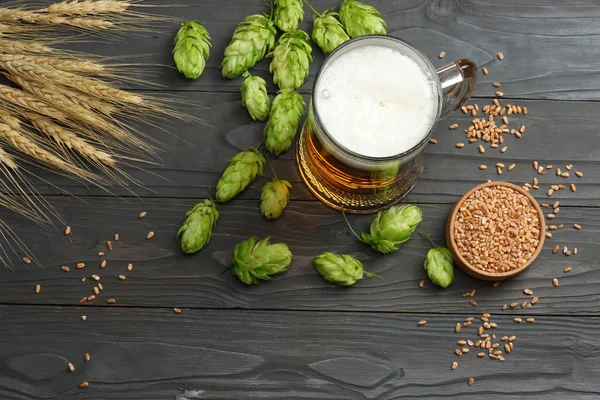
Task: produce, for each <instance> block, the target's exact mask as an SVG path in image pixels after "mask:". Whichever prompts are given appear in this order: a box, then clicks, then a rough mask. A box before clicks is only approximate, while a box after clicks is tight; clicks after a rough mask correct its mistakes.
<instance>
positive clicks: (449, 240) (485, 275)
mask: <svg viewBox="0 0 600 400" xmlns="http://www.w3.org/2000/svg"><path fill="white" fill-rule="evenodd" d="M489 186H505V187H509V188H511V189H513V190H515V191H517V192H519V193H521V194H523V195H524V196H526V197H527V198H528V199H529V201H530V202H531V205H532V206H534V207H535V209H536V211H537V213H538V218H539V220H540V236H539V241H540V242H539V245H538V247H537V249H535V252H534V253H533V255H532V257H531V258H530V259H529V260H528V261H527V262H526V263H525V264H523V265H522V266H520V267H519V268H516V269H514V270H511V271H508V272H498V273H491V272H486V271H482V270H480V269H478V268H475V267H474V266H473V265H471V264H469V262H468V261H467V260H466V259H465V258H464V257H463V256H462V255H461V254H460V253H459V252H458V251H457V247H456V242H455V237H454V225H455V220H456V215H457V214H458V210H459V209H460V207H461V206H462V204H463V203H464V201H465V200H466V199H467V198H468V197H469V196H471V195H472V194H473V193H474V192H476V191H477V190H480V189H483V188H485V187H489ZM545 232H546V221H545V218H544V213H543V212H542V208H541V207H540V206H539V204H538V203H537V201H536V200H535V199H534V198H533V196H532V195H530V194H529V192H527V191H526V190H525V189H523V188H522V187H520V186H517V185H513V184H512V183H508V182H486V183H484V184H481V185H479V186H475V187H474V188H473V189H471V190H469V191H468V192H467V193H465V195H464V196H463V197H461V198H460V200H459V201H458V202H457V203H456V204H455V205H454V208H453V209H452V212H451V213H450V216H449V217H448V221H447V222H446V245H447V246H448V248H449V249H450V251H451V252H452V256H453V258H454V262H455V263H456V265H458V266H459V268H460V269H462V270H463V271H464V272H465V273H466V274H468V275H471V276H472V277H474V278H477V279H482V280H485V281H502V280H505V279H509V278H512V277H513V276H517V275H519V274H520V273H521V272H523V271H524V270H525V269H527V267H529V266H530V265H531V264H532V263H533V262H534V261H535V259H536V258H537V256H538V255H539V254H540V251H541V250H542V247H543V246H544V239H545V237H546V236H545Z"/></svg>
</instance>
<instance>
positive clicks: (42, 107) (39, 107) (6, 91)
mask: <svg viewBox="0 0 600 400" xmlns="http://www.w3.org/2000/svg"><path fill="white" fill-rule="evenodd" d="M0 101H4V102H5V103H10V104H12V105H16V106H19V107H22V108H24V109H26V110H29V111H34V112H36V113H39V114H42V115H46V116H48V117H51V118H54V119H57V120H59V121H61V122H63V121H68V116H67V114H65V113H63V112H62V111H60V110H59V109H57V108H56V107H54V106H52V105H50V104H48V103H47V102H45V101H43V100H40V99H38V98H37V97H35V96H32V95H30V94H28V93H25V92H24V91H22V90H19V89H13V88H11V87H8V86H6V85H0Z"/></svg>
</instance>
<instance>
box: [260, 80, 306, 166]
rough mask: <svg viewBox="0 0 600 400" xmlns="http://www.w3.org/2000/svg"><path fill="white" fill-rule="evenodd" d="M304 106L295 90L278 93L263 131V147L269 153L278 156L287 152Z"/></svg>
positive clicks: (302, 100)
mask: <svg viewBox="0 0 600 400" xmlns="http://www.w3.org/2000/svg"><path fill="white" fill-rule="evenodd" d="M305 105H306V103H305V102H304V99H303V98H302V96H301V95H300V94H299V93H298V92H296V91H295V90H280V91H279V94H277V96H276V97H275V99H273V104H272V105H271V112H270V114H269V120H268V121H267V125H266V126H265V130H264V134H265V147H266V148H267V150H268V151H269V153H271V154H273V155H275V156H278V155H280V154H281V153H284V152H286V151H288V149H289V148H290V146H291V145H292V143H293V142H294V137H295V136H296V131H297V130H298V125H299V124H300V118H302V115H304V106H305Z"/></svg>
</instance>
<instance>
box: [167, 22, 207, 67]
mask: <svg viewBox="0 0 600 400" xmlns="http://www.w3.org/2000/svg"><path fill="white" fill-rule="evenodd" d="M173 45H174V48H173V59H174V60H175V65H176V66H177V70H178V71H179V72H181V73H182V74H183V75H185V77H186V78H188V79H198V78H199V77H200V75H202V72H203V71H204V67H205V66H206V60H208V57H209V56H210V46H211V44H210V36H209V35H208V31H207V30H206V29H205V28H204V27H203V26H202V25H201V24H200V21H189V22H182V23H181V28H180V29H179V32H177V35H176V36H175V40H174V42H173Z"/></svg>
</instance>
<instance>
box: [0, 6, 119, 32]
mask: <svg viewBox="0 0 600 400" xmlns="http://www.w3.org/2000/svg"><path fill="white" fill-rule="evenodd" d="M0 21H3V22H13V23H16V22H25V23H28V24H42V25H66V26H71V27H74V28H80V29H85V30H90V31H99V30H106V29H110V28H112V27H114V26H115V24H114V22H112V21H108V20H105V19H99V18H89V17H87V18H83V17H73V18H70V17H61V16H58V15H54V14H45V13H39V12H35V11H27V10H23V9H22V8H5V7H4V8H0Z"/></svg>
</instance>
